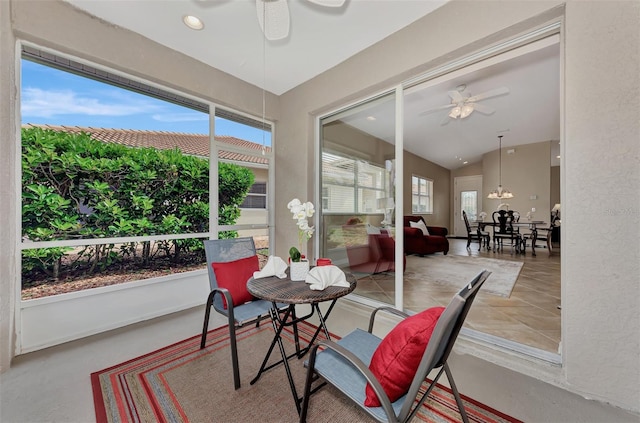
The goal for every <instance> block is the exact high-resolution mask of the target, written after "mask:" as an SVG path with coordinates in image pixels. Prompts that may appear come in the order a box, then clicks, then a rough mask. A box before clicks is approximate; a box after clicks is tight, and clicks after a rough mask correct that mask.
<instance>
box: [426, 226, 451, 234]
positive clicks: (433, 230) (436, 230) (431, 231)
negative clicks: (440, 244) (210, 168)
mask: <svg viewBox="0 0 640 423" xmlns="http://www.w3.org/2000/svg"><path fill="white" fill-rule="evenodd" d="M427 229H428V230H429V235H438V236H447V235H448V234H449V230H448V229H447V228H443V227H441V226H427Z"/></svg>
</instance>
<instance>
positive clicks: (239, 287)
mask: <svg viewBox="0 0 640 423" xmlns="http://www.w3.org/2000/svg"><path fill="white" fill-rule="evenodd" d="M211 266H212V267H213V271H214V273H215V274H216V280H217V281H218V286H219V287H220V288H226V289H228V290H229V293H230V294H231V299H232V300H233V305H234V306H237V305H241V304H244V303H246V302H248V301H252V300H253V296H252V295H251V294H249V292H248V291H247V281H248V280H249V278H251V277H252V276H253V272H255V271H258V270H260V263H259V261H258V256H257V255H255V256H251V257H246V258H243V259H240V260H235V261H229V262H226V263H211ZM222 303H223V305H224V308H225V309H226V308H227V300H226V299H225V298H224V295H223V296H222Z"/></svg>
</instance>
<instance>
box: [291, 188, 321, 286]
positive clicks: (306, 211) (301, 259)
mask: <svg viewBox="0 0 640 423" xmlns="http://www.w3.org/2000/svg"><path fill="white" fill-rule="evenodd" d="M287 208H288V209H289V210H290V211H291V213H292V214H293V219H294V220H296V221H297V222H296V225H297V226H298V243H299V246H300V249H298V248H296V247H291V248H290V249H289V261H290V263H289V267H290V275H289V277H290V278H291V280H292V281H303V280H305V279H306V277H307V274H308V273H309V261H308V260H307V259H306V258H305V256H304V255H303V254H302V253H301V250H302V247H303V244H304V243H305V242H307V241H309V240H310V239H311V236H312V235H313V231H314V229H313V226H309V221H308V220H307V218H309V217H311V216H313V213H315V209H314V208H313V204H312V203H311V202H309V201H307V202H306V203H302V202H300V200H298V199H297V198H294V199H293V200H291V201H290V202H289V204H287Z"/></svg>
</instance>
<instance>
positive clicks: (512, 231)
mask: <svg viewBox="0 0 640 423" xmlns="http://www.w3.org/2000/svg"><path fill="white" fill-rule="evenodd" d="M519 216H520V214H514V212H513V211H512V210H496V211H494V212H493V213H492V214H491V218H492V219H493V223H494V226H493V250H494V251H497V247H496V243H497V244H498V247H499V248H500V251H502V248H503V244H504V240H505V239H508V240H509V241H510V243H511V250H510V251H511V254H513V248H514V247H515V249H516V252H518V251H520V245H521V243H522V237H521V235H520V231H519V229H518V228H514V226H513V224H514V223H515V222H517V220H518V218H519Z"/></svg>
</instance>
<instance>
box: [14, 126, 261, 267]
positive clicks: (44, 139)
mask: <svg viewBox="0 0 640 423" xmlns="http://www.w3.org/2000/svg"><path fill="white" fill-rule="evenodd" d="M218 170H219V179H218V184H219V202H220V205H219V217H220V218H219V222H220V224H234V223H235V222H236V220H237V219H238V217H239V216H240V208H239V205H240V204H241V203H242V201H243V200H244V198H245V196H246V195H247V193H248V192H249V189H250V188H251V185H252V184H253V181H254V176H253V173H252V172H251V171H250V170H249V169H247V168H244V167H242V166H238V165H233V164H227V163H219V169H218ZM208 222H209V161H208V160H207V159H202V158H198V157H194V156H189V155H185V154H182V153H181V152H180V151H179V150H177V149H174V150H157V149H153V148H132V147H127V146H123V145H120V144H112V143H105V142H101V141H97V140H94V139H91V137H90V135H89V134H85V133H82V134H72V133H67V132H56V131H52V130H45V129H41V128H24V129H23V130H22V236H23V239H25V240H32V241H49V240H66V239H87V238H114V237H128V236H145V235H163V234H181V233H197V232H207V231H208ZM233 236H237V234H236V233H235V232H228V233H225V234H222V236H221V237H233ZM71 250H72V249H71V248H46V249H33V250H25V251H24V254H23V273H24V274H23V279H24V277H25V276H26V277H27V278H28V277H29V273H30V272H44V273H46V274H47V275H48V276H50V277H53V278H58V277H59V276H61V275H62V274H63V273H65V272H73V271H77V270H78V269H83V271H84V272H86V273H93V272H94V271H95V270H96V269H97V268H100V269H105V268H107V267H109V266H112V265H115V264H117V263H121V262H122V261H123V260H137V261H139V262H141V263H142V264H143V265H147V264H149V262H150V261H151V260H153V259H154V258H157V257H163V258H164V259H165V260H166V259H167V258H169V259H170V260H171V261H172V262H175V263H179V262H180V261H181V260H183V259H184V257H183V256H185V255H187V256H189V255H193V254H194V253H195V254H200V255H201V254H202V243H201V240H197V239H188V240H171V241H159V242H145V243H142V245H137V243H130V244H126V245H122V244H120V245H118V246H117V247H116V246H115V245H108V244H107V245H98V246H90V247H86V248H81V249H80V250H79V251H77V254H74V256H75V262H73V263H66V262H64V263H63V262H62V261H61V258H62V257H63V256H64V255H65V253H67V252H69V251H71ZM61 267H65V268H64V269H61Z"/></svg>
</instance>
